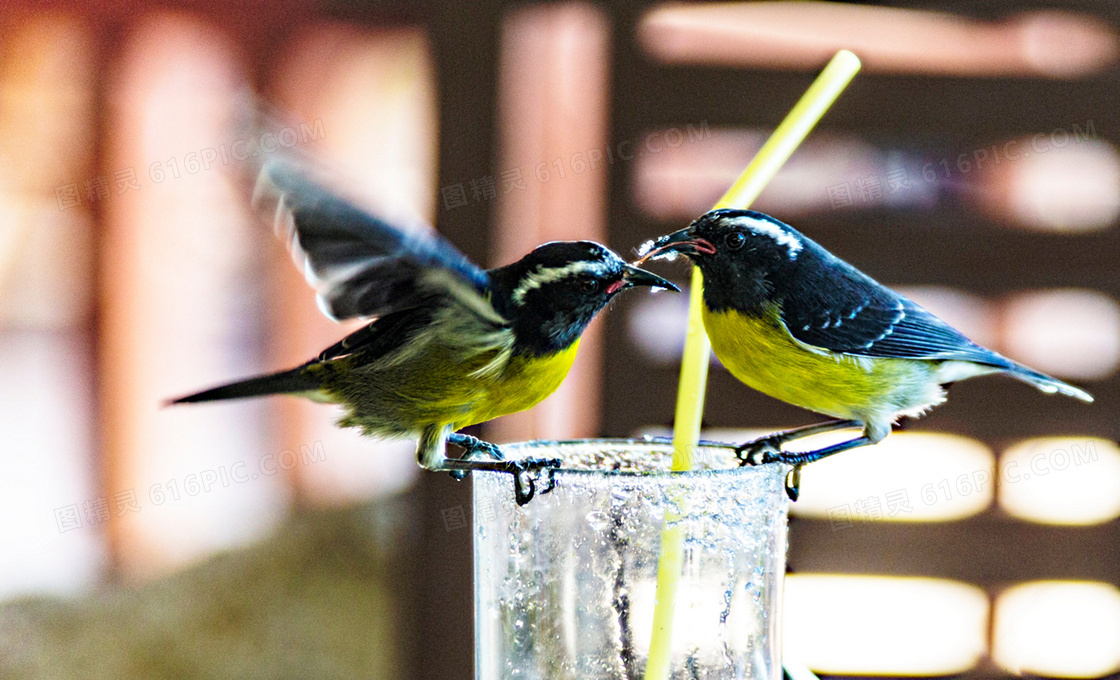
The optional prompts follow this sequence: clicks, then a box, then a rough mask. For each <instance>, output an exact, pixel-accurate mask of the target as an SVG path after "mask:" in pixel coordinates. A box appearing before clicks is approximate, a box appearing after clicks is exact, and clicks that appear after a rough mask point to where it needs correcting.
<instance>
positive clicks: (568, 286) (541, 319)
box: [490, 241, 677, 355]
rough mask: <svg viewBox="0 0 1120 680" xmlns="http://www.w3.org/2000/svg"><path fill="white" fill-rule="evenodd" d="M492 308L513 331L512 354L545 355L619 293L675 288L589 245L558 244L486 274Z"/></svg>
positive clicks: (568, 342)
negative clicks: (491, 294) (642, 288)
mask: <svg viewBox="0 0 1120 680" xmlns="http://www.w3.org/2000/svg"><path fill="white" fill-rule="evenodd" d="M490 277H491V282H492V285H493V290H494V294H493V298H492V301H493V304H494V307H495V309H497V310H498V312H499V313H500V314H502V315H503V316H504V317H505V318H507V319H509V320H510V322H511V323H512V325H513V331H514V338H515V341H514V342H515V344H514V351H515V352H523V353H528V354H535V355H540V354H548V353H551V352H555V351H557V350H561V349H564V348H565V347H568V346H569V345H571V344H572V343H573V342H575V340H576V339H578V338H579V336H580V335H581V334H582V333H583V331H584V329H586V328H587V324H588V323H590V322H591V319H593V318H594V317H595V314H596V313H598V312H599V310H600V309H602V308H603V307H604V306H606V304H607V303H608V302H610V301H611V299H612V298H614V296H615V295H617V294H618V293H619V292H621V291H623V290H626V289H627V288H632V287H634V286H652V287H655V288H670V289H672V290H677V287H676V286H674V285H673V284H671V283H669V282H668V281H666V280H665V279H663V278H661V277H660V276H657V275H656V274H652V273H650V272H647V271H645V270H644V269H638V268H637V267H633V266H631V265H628V264H626V263H625V262H623V261H622V258H620V257H619V256H618V255H615V254H614V253H613V252H612V251H611V250H610V249H609V248H606V247H604V246H601V245H599V244H598V243H593V242H591V241H556V242H553V243H546V244H544V245H542V246H539V247H537V249H536V250H534V251H533V252H531V253H529V254H528V255H526V256H525V257H523V258H521V259H520V260H518V261H517V262H514V263H513V264H511V265H507V266H505V267H501V268H500V269H494V270H491V271H490Z"/></svg>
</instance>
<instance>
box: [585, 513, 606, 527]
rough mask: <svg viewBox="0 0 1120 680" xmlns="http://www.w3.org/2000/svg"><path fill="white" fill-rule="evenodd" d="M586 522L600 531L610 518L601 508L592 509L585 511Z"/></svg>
mask: <svg viewBox="0 0 1120 680" xmlns="http://www.w3.org/2000/svg"><path fill="white" fill-rule="evenodd" d="M587 524H588V525H589V526H590V527H591V528H592V529H594V530H595V531H602V530H604V529H606V528H607V525H608V524H610V518H609V517H607V513H605V512H603V511H602V510H592V511H591V512H589V513H587Z"/></svg>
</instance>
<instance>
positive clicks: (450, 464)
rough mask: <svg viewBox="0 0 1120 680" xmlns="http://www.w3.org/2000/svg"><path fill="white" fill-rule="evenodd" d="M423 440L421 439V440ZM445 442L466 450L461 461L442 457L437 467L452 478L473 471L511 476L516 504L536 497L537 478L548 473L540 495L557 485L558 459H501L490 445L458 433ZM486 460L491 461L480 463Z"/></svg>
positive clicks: (521, 503)
mask: <svg viewBox="0 0 1120 680" xmlns="http://www.w3.org/2000/svg"><path fill="white" fill-rule="evenodd" d="M421 441H423V438H422V439H421ZM446 441H447V442H449V443H451V444H454V445H456V446H459V447H462V448H463V449H465V450H466V454H464V456H463V457H462V458H447V457H443V458H442V460H440V461H439V462H438V463H437V465H438V467H436V468H431V469H437V470H440V471H442V472H449V473H451V476H452V477H454V478H455V479H462V478H463V477H466V476H467V474H469V473H470V472H472V471H474V470H484V471H489V472H504V473H506V474H509V475H511V476H512V477H513V490H514V495H515V497H516V499H517V504H518V505H525V504H526V503H528V502H529V501H530V500H532V499H533V496H534V495H536V486H537V484H536V477H538V476H539V473H540V472H541V471H545V470H547V473H548V486H547V487H546V488H545V489H544V490H543V491H541V493H548V492H549V491H552V489H553V487H555V486H556V478H555V475H554V473H555V471H556V470H557V469H558V468H559V467H560V459H558V458H527V459H523V460H504V458H503V456H502V451H501V449H499V448H498V447H497V446H495V445H494V444H491V443H490V442H484V441H482V440H481V439H479V438H477V437H472V436H470V435H466V434H460V433H458V432H452V433H450V434H448V435H447V437H446ZM483 457H488V458H490V460H481V458H483Z"/></svg>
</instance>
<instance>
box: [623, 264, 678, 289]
mask: <svg viewBox="0 0 1120 680" xmlns="http://www.w3.org/2000/svg"><path fill="white" fill-rule="evenodd" d="M622 280H623V281H625V282H626V287H627V288H633V287H634V286H651V287H653V288H665V289H666V290H675V291H677V292H678V293H679V292H680V291H681V289H680V288H677V287H676V286H674V285H673V284H672V283H671V282H669V281H666V280H665V279H663V278H661V277H660V276H658V275H657V274H654V273H653V272H647V271H646V270H644V269H638V268H637V267H635V266H633V265H629V264H628V265H625V266H624V267H623V268H622Z"/></svg>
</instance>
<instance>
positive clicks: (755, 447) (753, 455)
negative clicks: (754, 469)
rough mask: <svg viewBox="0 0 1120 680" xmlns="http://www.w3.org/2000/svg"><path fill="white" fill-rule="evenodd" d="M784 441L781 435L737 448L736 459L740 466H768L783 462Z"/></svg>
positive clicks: (764, 438)
mask: <svg viewBox="0 0 1120 680" xmlns="http://www.w3.org/2000/svg"><path fill="white" fill-rule="evenodd" d="M782 443H783V439H782V438H781V437H780V436H779V435H773V434H771V435H767V436H765V437H759V438H758V439H754V440H751V441H749V442H746V443H743V444H740V445H739V446H736V447H735V457H736V458H738V459H739V466H740V467H742V466H745V465H766V464H768V463H775V462H778V461H780V460H782Z"/></svg>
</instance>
